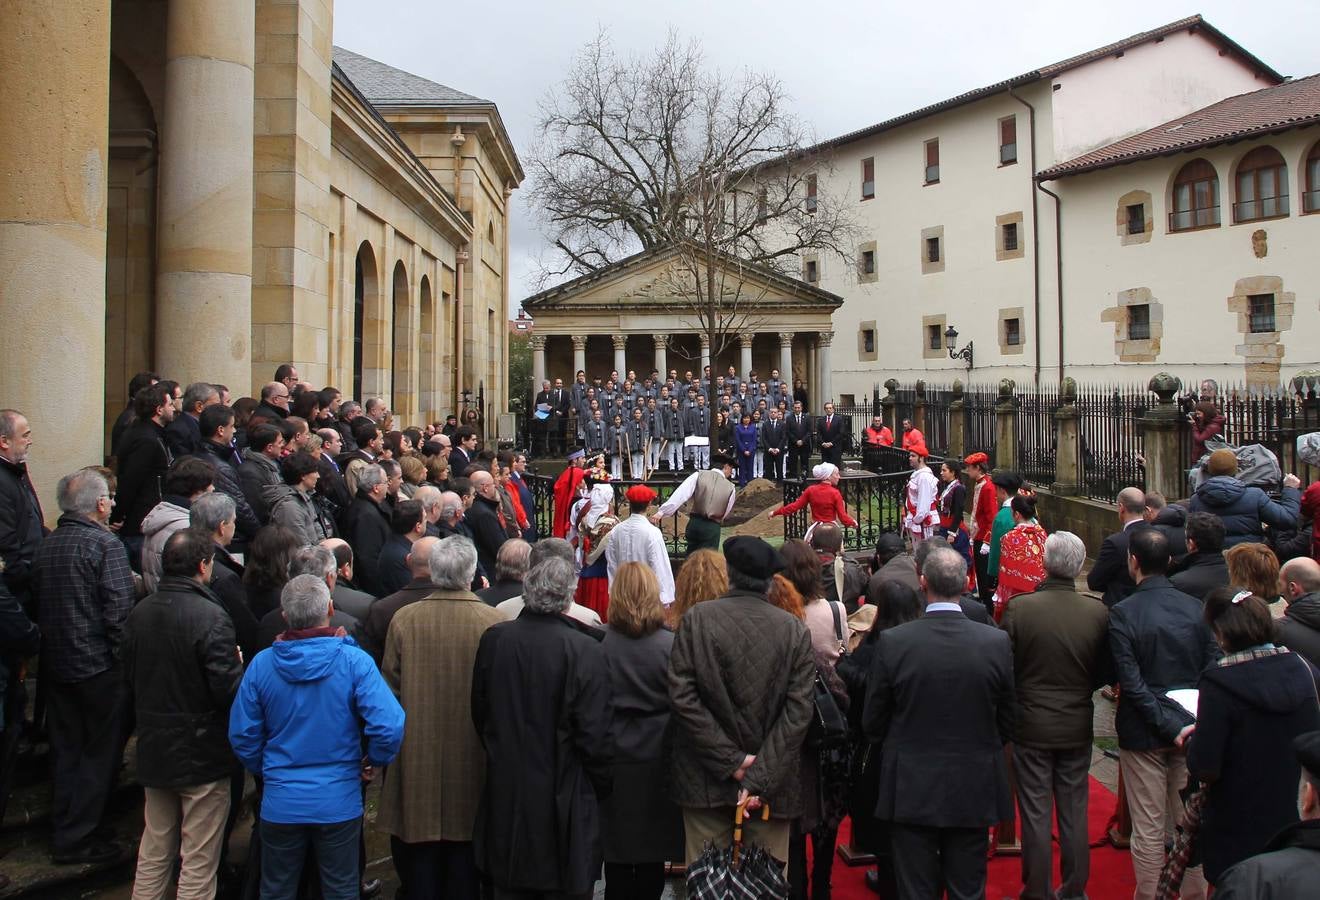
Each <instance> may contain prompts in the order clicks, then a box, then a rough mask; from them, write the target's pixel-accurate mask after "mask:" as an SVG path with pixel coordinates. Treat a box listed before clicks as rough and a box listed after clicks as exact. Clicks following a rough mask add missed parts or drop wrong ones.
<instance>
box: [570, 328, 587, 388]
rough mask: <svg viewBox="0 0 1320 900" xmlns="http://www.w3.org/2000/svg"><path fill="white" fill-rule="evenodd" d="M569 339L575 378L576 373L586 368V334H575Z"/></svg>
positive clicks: (575, 376)
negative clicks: (571, 345) (571, 346)
mask: <svg viewBox="0 0 1320 900" xmlns="http://www.w3.org/2000/svg"><path fill="white" fill-rule="evenodd" d="M569 339H570V340H571V341H572V342H573V378H574V380H576V379H577V373H578V372H585V371H586V369H587V336H586V335H585V334H575V335H572V336H570V338H569Z"/></svg>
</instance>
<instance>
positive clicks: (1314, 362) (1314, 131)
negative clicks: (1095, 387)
mask: <svg viewBox="0 0 1320 900" xmlns="http://www.w3.org/2000/svg"><path fill="white" fill-rule="evenodd" d="M1317 141H1320V126H1312V127H1310V128H1305V129H1300V130H1294V131H1290V132H1286V133H1284V134H1282V135H1278V136H1275V137H1272V138H1268V139H1261V140H1254V141H1244V142H1241V143H1237V144H1232V145H1229V146H1223V147H1217V148H1213V149H1210V150H1207V151H1205V152H1203V153H1198V154H1179V155H1177V156H1173V157H1166V158H1160V159H1155V160H1150V161H1147V162H1141V163H1134V164H1131V165H1126V166H1119V167H1117V168H1113V169H1107V170H1101V171H1097V172H1092V173H1089V174H1085V175H1080V176H1075V177H1073V178H1065V179H1062V180H1060V181H1058V182H1057V183H1055V184H1054V185H1053V186H1054V187H1055V189H1056V190H1057V191H1058V193H1059V195H1060V196H1061V197H1062V198H1063V230H1064V260H1063V270H1064V307H1065V311H1066V317H1067V324H1068V329H1067V333H1066V350H1067V371H1068V374H1070V375H1072V376H1073V377H1074V378H1077V379H1078V380H1079V381H1082V380H1087V379H1091V380H1094V379H1095V378H1098V377H1104V378H1111V377H1113V373H1114V371H1115V369H1114V366H1115V363H1116V362H1117V359H1118V352H1119V349H1118V348H1116V345H1115V342H1116V341H1117V340H1119V339H1121V335H1117V334H1116V326H1115V324H1114V322H1112V321H1111V320H1112V319H1114V318H1116V316H1115V315H1113V314H1111V315H1110V316H1109V317H1107V318H1106V317H1105V310H1106V309H1109V308H1111V307H1115V306H1118V305H1120V304H1121V302H1122V300H1123V299H1125V298H1124V297H1121V296H1120V295H1122V294H1124V292H1128V291H1142V292H1143V294H1142V297H1141V298H1139V299H1141V300H1142V301H1143V302H1144V297H1145V296H1146V294H1145V293H1144V292H1148V296H1149V298H1150V300H1151V301H1152V309H1153V310H1155V309H1156V307H1155V306H1154V303H1158V304H1159V306H1158V310H1159V311H1160V313H1161V316H1160V318H1161V322H1160V324H1161V325H1162V334H1159V335H1158V338H1159V340H1158V345H1159V346H1158V351H1157V352H1156V354H1155V357H1154V359H1153V360H1151V361H1149V362H1144V363H1140V364H1135V363H1134V364H1129V365H1127V366H1125V367H1124V368H1123V370H1122V371H1123V375H1124V377H1125V378H1129V379H1130V380H1133V381H1136V380H1140V379H1144V378H1146V377H1148V376H1149V375H1151V374H1154V373H1155V372H1156V371H1160V370H1167V371H1169V372H1173V373H1175V374H1178V375H1181V376H1182V377H1183V378H1184V379H1188V378H1190V377H1212V378H1218V379H1220V380H1221V381H1224V382H1226V383H1243V382H1246V381H1248V380H1249V379H1250V380H1251V381H1253V382H1259V381H1261V380H1268V381H1269V382H1271V383H1276V382H1277V378H1283V379H1287V378H1289V377H1291V376H1292V375H1293V374H1296V372H1298V371H1299V370H1302V369H1313V368H1316V367H1317V366H1318V365H1320V253H1317V252H1316V248H1317V247H1320V215H1315V214H1311V215H1303V214H1301V193H1302V191H1303V190H1304V187H1303V185H1304V178H1305V172H1304V169H1303V166H1302V162H1303V161H1304V160H1305V158H1306V155H1307V153H1308V152H1309V151H1310V149H1311V148H1312V147H1313V146H1315V144H1316V142H1317ZM1265 144H1268V145H1270V146H1273V147H1274V148H1276V149H1277V150H1278V151H1279V152H1280V153H1281V154H1282V155H1283V157H1284V159H1285V161H1286V162H1287V164H1288V180H1289V203H1290V208H1291V213H1290V214H1289V215H1288V216H1287V217H1283V218H1277V219H1270V220H1265V221H1256V222H1244V223H1241V224H1232V214H1231V204H1232V202H1233V200H1234V191H1233V189H1232V182H1233V177H1232V176H1233V172H1234V167H1235V166H1236V164H1237V162H1238V160H1240V159H1241V158H1242V157H1243V156H1244V155H1245V154H1246V153H1248V152H1249V151H1250V150H1251V149H1253V148H1255V147H1258V146H1261V145H1265ZM1198 157H1199V158H1203V159H1205V160H1207V161H1209V162H1210V163H1211V164H1213V165H1214V167H1215V170H1216V172H1217V173H1218V176H1219V194H1220V220H1221V224H1220V226H1219V227H1217V228H1206V229H1200V230H1195V231H1187V232H1178V233H1173V232H1170V231H1169V228H1168V223H1169V216H1168V213H1169V202H1170V201H1169V196H1170V185H1171V184H1172V181H1173V178H1174V177H1175V175H1176V173H1177V171H1178V169H1180V168H1181V167H1182V166H1183V165H1184V164H1185V163H1187V162H1189V161H1190V160H1192V159H1196V158H1198ZM1132 191H1147V192H1149V194H1150V197H1151V205H1152V207H1153V214H1152V216H1151V218H1152V219H1153V228H1152V229H1151V232H1150V240H1149V241H1146V242H1143V243H1129V244H1127V245H1124V242H1123V240H1122V239H1121V237H1120V236H1119V235H1117V234H1116V233H1115V227H1114V223H1115V218H1116V210H1117V208H1118V206H1119V203H1120V200H1121V199H1127V198H1125V197H1124V195H1126V194H1129V192H1132ZM1258 230H1261V231H1264V232H1265V234H1264V249H1265V255H1264V257H1258V256H1257V250H1258V249H1260V242H1259V240H1256V241H1253V235H1255V233H1256V232H1257V231H1258ZM1239 288H1241V289H1242V290H1243V291H1244V295H1245V294H1249V293H1267V292H1275V291H1277V292H1278V297H1276V317H1277V318H1278V319H1279V320H1280V322H1279V324H1280V326H1281V327H1283V328H1284V330H1282V331H1281V332H1280V333H1279V335H1278V336H1277V343H1278V344H1279V345H1281V351H1280V352H1281V353H1282V356H1281V358H1279V360H1278V361H1279V363H1280V369H1279V372H1278V373H1277V375H1275V374H1273V373H1271V372H1270V371H1269V370H1268V368H1262V367H1260V366H1259V361H1260V359H1261V358H1263V357H1266V356H1268V353H1266V352H1264V351H1263V352H1262V353H1250V352H1248V351H1246V350H1239V348H1241V347H1246V346H1256V345H1265V344H1272V343H1274V342H1275V338H1274V337H1272V336H1269V335H1251V336H1249V337H1247V336H1244V334H1243V328H1244V326H1243V323H1242V322H1241V321H1240V317H1239V311H1238V309H1237V307H1239V306H1240V305H1241V304H1240V303H1230V300H1229V298H1230V297H1232V296H1233V295H1235V294H1236V293H1238V292H1239ZM1284 295H1292V297H1286V296H1284ZM1290 302H1291V303H1292V304H1293V307H1292V309H1291V310H1288V309H1286V308H1285V305H1286V304H1287V303H1290ZM1289 313H1291V315H1289ZM1288 318H1290V319H1291V321H1290V322H1289V321H1287V319H1288ZM1155 319H1156V317H1155V316H1154V315H1152V324H1153V325H1154V324H1155ZM1118 325H1119V329H1120V330H1121V326H1122V322H1119V323H1118ZM1284 326H1286V327H1284Z"/></svg>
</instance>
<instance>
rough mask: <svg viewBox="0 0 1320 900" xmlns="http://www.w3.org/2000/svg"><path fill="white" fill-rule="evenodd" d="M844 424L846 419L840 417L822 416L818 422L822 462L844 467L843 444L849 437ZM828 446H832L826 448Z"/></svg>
mask: <svg viewBox="0 0 1320 900" xmlns="http://www.w3.org/2000/svg"><path fill="white" fill-rule="evenodd" d="M843 423H844V418H843V416H839V415H828V416H821V417H820V418H819V419H817V420H816V440H817V441H818V442H819V443H820V458H821V461H822V462H828V463H834V464H835V465H836V466H838V465H842V463H843V442H844V438H845V437H846V436H847V433H846V430H845V429H844V427H843ZM826 444H829V445H830V446H828V447H826V446H825V445H826Z"/></svg>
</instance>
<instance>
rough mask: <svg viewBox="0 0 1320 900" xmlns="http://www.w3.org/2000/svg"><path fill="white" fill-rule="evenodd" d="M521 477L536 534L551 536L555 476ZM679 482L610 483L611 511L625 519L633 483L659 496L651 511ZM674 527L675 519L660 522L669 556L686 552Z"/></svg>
mask: <svg viewBox="0 0 1320 900" xmlns="http://www.w3.org/2000/svg"><path fill="white" fill-rule="evenodd" d="M688 474H691V473H688ZM524 477H525V478H526V481H527V486H528V487H530V488H531V489H532V501H533V504H534V505H535V507H536V532H537V534H539V535H541V536H542V537H551V536H553V535H554V520H555V512H554V510H555V483H556V482H557V481H558V480H559V476H558V475H548V474H546V475H542V474H540V473H534V472H529V473H527V475H525V476H524ZM682 483H683V482H682V480H681V479H678V478H663V477H655V476H653V477H652V478H650V479H648V480H647V481H645V482H643V481H642V480H641V479H636V478H625V479H618V480H612V481H610V487H612V488H614V508H615V509H616V510H617V511H618V514H619V517H620V518H622V517H624V516H627V515H628V501H627V499H626V498H625V497H624V494H625V493H627V491H628V488H630V487H632V486H633V485H635V484H646V485H647V487H649V488H651V489H652V490H654V491H655V492H656V493H657V494H658V495H659V496H658V497H657V498H656V500H655V503H654V504H653V506H654V508H656V509H658V508H659V507H660V505H661V504H662V503H664V502H665V501H666V500H668V499H669V495H670V494H672V493H674V491H675V490H677V489H678V486H679V485H680V484H682ZM678 526H679V519H678V516H670V517H669V518H666V519H662V520H661V522H660V530H661V532H662V533H663V534H664V536H665V546H666V547H667V548H668V549H669V555H670V556H682V555H683V554H684V553H685V552H686V551H687V541H686V540H685V539H684V537H683V533H682V531H681V530H680V529H679V527H678Z"/></svg>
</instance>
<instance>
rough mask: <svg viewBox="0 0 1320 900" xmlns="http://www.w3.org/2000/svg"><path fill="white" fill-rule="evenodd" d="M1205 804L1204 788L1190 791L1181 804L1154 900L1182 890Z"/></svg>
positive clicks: (1167, 899) (1170, 899) (1166, 899)
mask: <svg viewBox="0 0 1320 900" xmlns="http://www.w3.org/2000/svg"><path fill="white" fill-rule="evenodd" d="M1204 806H1205V788H1197V789H1196V790H1194V791H1192V793H1191V796H1189V797H1188V798H1187V802H1186V803H1184V804H1183V811H1182V815H1180V816H1179V817H1178V825H1177V827H1176V829H1175V830H1174V835H1173V848H1172V849H1171V850H1170V851H1169V856H1168V858H1167V859H1166V860H1165V861H1164V868H1163V869H1161V870H1160V882H1159V885H1158V887H1156V889H1155V900H1174V898H1175V897H1177V896H1179V892H1180V891H1181V890H1182V882H1183V875H1185V874H1187V865H1188V863H1189V862H1191V859H1192V853H1193V852H1194V851H1195V850H1196V838H1197V834H1198V833H1199V832H1200V830H1201V810H1202V808H1203V807H1204Z"/></svg>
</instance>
